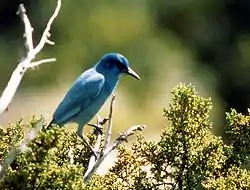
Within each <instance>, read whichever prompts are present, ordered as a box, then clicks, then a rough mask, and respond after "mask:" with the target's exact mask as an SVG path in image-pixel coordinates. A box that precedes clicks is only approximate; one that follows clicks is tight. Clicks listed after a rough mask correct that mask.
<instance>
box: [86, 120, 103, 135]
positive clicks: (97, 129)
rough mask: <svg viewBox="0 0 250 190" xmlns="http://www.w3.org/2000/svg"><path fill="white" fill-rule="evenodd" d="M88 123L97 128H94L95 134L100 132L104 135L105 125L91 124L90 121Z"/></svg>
mask: <svg viewBox="0 0 250 190" xmlns="http://www.w3.org/2000/svg"><path fill="white" fill-rule="evenodd" d="M88 125H89V126H91V127H94V128H95V130H94V134H95V135H98V134H101V135H102V134H103V131H102V129H103V127H102V126H101V125H98V124H91V123H88Z"/></svg>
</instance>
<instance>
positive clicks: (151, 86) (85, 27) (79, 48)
mask: <svg viewBox="0 0 250 190" xmlns="http://www.w3.org/2000/svg"><path fill="white" fill-rule="evenodd" d="M20 3H24V4H25V7H26V9H27V13H28V16H29V18H30V20H31V23H32V25H33V27H34V41H35V43H37V42H38V41H39V38H40V37H41V34H42V32H43V29H44V27H45V25H46V22H47V20H48V19H49V18H50V16H51V14H52V12H53V10H54V8H55V5H56V0H36V1H34V0H26V1H25V0H24V1H17V0H16V1H15V0H12V1H9V0H1V3H0V73H1V74H0V89H1V91H2V90H3V89H4V87H5V85H6V83H7V81H8V80H9V78H10V75H11V72H12V71H13V70H14V69H15V67H16V65H17V61H18V60H19V59H21V57H22V55H23V52H24V47H23V38H22V35H23V23H22V22H21V21H20V18H19V17H18V16H17V15H16V11H17V9H18V5H19V4H20ZM51 34H52V36H51V40H52V41H54V42H55V43H56V45H55V46H49V45H47V46H46V47H45V49H44V50H43V51H42V53H41V54H39V56H38V57H37V59H41V58H50V57H55V58H57V62H55V63H48V64H44V65H42V66H40V67H39V68H38V69H36V70H34V71H28V72H27V73H26V75H25V76H24V80H23V81H22V83H21V86H20V88H19V89H18V92H17V94H16V96H15V98H14V100H13V102H12V104H11V106H10V109H9V111H8V112H6V113H5V114H4V115H2V116H1V118H0V124H2V125H4V124H6V123H8V122H15V121H16V120H17V119H19V118H21V117H24V118H25V119H26V120H28V119H29V118H30V117H31V115H32V114H36V115H40V114H44V115H47V116H48V117H51V115H52V113H53V111H54V109H55V107H56V106H57V105H58V103H59V102H60V100H61V99H62V97H63V96H64V94H65V92H66V91H67V89H68V88H69V87H70V85H71V83H72V82H73V81H74V80H75V78H76V77H77V76H78V75H79V74H80V73H81V72H83V71H84V70H86V69H87V68H89V67H91V66H92V65H93V64H94V63H95V62H96V61H97V60H98V59H100V58H101V56H102V55H103V54H104V53H106V52H120V53H122V54H123V55H125V56H126V57H127V58H128V59H129V61H130V62H131V66H132V68H133V69H134V70H135V71H137V73H138V74H139V75H140V76H141V78H142V81H140V82H138V81H136V80H133V79H132V78H129V77H123V78H122V80H121V82H120V85H119V87H118V90H117V91H118V98H117V102H116V112H115V116H114V117H115V118H114V119H115V121H114V125H115V129H116V130H117V131H120V130H121V129H120V128H124V127H128V126H130V125H132V124H140V123H145V124H147V125H148V128H147V130H146V132H147V133H148V134H150V137H151V138H154V137H155V136H157V135H158V134H159V133H160V128H163V127H164V125H165V121H164V119H163V117H162V114H163V111H162V109H163V107H166V108H167V107H168V102H169V100H170V98H171V94H170V92H171V90H172V89H173V87H174V86H175V85H177V84H178V83H179V82H187V83H189V82H191V83H193V84H194V85H195V86H196V87H197V91H198V92H199V93H200V94H201V95H202V96H205V97H211V98H212V101H213V104H214V109H213V113H212V120H213V121H214V123H215V125H214V126H215V127H216V128H215V133H218V134H223V124H224V117H225V114H224V112H225V111H227V110H229V108H231V107H232V108H236V109H237V111H240V112H243V113H245V112H246V111H247V107H250V76H249V71H250V64H249V63H250V62H249V61H250V49H249V48H250V35H249V34H250V1H247V0H221V1H218V0H209V1H207V0H199V1H198V0H158V1H155V0H137V1H134V0H106V1H98V0H97V1H90V0H77V1H74V0H71V1H69V0H63V1H62V9H61V11H60V14H59V17H58V18H57V19H56V21H55V23H54V24H53V28H52V30H51ZM107 108H108V107H107V105H106V106H105V107H104V108H103V109H102V115H105V114H106V111H107ZM157 131H159V132H157ZM152 132H153V133H152ZM153 134H155V135H153Z"/></svg>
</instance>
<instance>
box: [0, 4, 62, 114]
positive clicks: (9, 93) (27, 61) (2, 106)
mask: <svg viewBox="0 0 250 190" xmlns="http://www.w3.org/2000/svg"><path fill="white" fill-rule="evenodd" d="M60 8H61V0H57V6H56V9H55V11H54V13H53V15H52V17H51V18H50V19H49V21H48V24H47V26H46V28H45V30H44V32H43V35H42V38H41V40H40V42H39V44H38V45H37V46H36V47H35V48H34V47H33V38H32V32H33V28H32V26H31V24H30V21H29V18H28V16H27V14H26V10H25V8H24V5H23V4H21V5H20V6H19V9H18V11H17V14H18V15H19V16H20V18H21V20H22V21H23V23H24V28H25V33H24V37H25V49H26V55H25V56H24V57H23V58H22V59H21V61H20V62H19V63H18V65H17V67H16V69H15V70H14V71H13V73H12V75H11V77H10V80H9V81H8V84H7V85H6V87H5V89H4V91H3V93H2V95H1V97H0V115H1V114H2V113H3V112H4V111H5V110H7V109H8V106H9V104H10V103H11V101H12V99H13V97H14V95H15V93H16V91H17V88H18V86H19V84H20V82H21V80H22V78H23V76H24V73H25V72H26V71H27V70H28V69H30V68H34V67H36V66H38V65H40V64H42V63H48V62H54V61H55V58H51V59H45V60H41V61H37V62H33V63H31V61H32V60H33V59H35V57H36V55H37V54H38V53H39V52H40V51H41V50H42V48H43V47H44V45H45V43H49V44H54V42H51V41H50V40H48V37H49V36H50V34H49V31H50V28H51V25H52V23H53V21H54V20H55V18H56V17H57V15H58V13H59V11H60Z"/></svg>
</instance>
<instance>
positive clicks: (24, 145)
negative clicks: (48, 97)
mask: <svg viewBox="0 0 250 190" xmlns="http://www.w3.org/2000/svg"><path fill="white" fill-rule="evenodd" d="M44 122H45V120H44V119H43V118H41V119H40V120H38V122H37V124H36V125H35V127H34V128H32V129H31V130H30V131H29V132H28V133H27V134H26V135H25V137H24V139H23V140H22V141H21V143H20V145H19V147H18V148H15V147H12V148H11V149H12V150H11V151H10V152H9V153H8V155H7V157H6V158H5V160H4V161H3V163H2V165H0V179H2V178H3V177H4V174H5V172H6V170H7V169H8V166H9V165H10V164H11V163H12V162H13V161H14V160H15V158H16V156H17V155H19V154H20V153H23V152H26V151H28V150H29V148H28V146H27V145H28V144H29V143H30V142H31V141H32V140H33V139H34V138H35V137H36V135H37V133H38V132H39V131H40V130H41V128H42V126H43V125H44Z"/></svg>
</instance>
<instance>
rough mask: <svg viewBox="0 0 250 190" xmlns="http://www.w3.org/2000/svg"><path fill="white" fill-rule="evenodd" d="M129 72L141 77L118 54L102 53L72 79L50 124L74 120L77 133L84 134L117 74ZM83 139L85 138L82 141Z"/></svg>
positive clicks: (117, 80) (135, 76) (112, 85)
mask: <svg viewBox="0 0 250 190" xmlns="http://www.w3.org/2000/svg"><path fill="white" fill-rule="evenodd" d="M123 74H128V75H131V76H132V77H134V78H136V79H138V80H140V77H139V75H138V74H136V72H135V71H133V70H132V69H131V68H130V67H129V61H128V60H127V59H126V58H125V57H124V56H123V55H121V54H118V53H108V54H105V55H104V56H103V57H102V58H101V59H100V60H99V61H98V62H97V64H96V65H94V66H93V67H92V68H90V69H88V70H86V71H85V72H83V73H82V74H81V75H80V76H79V77H78V78H77V80H76V81H75V82H74V83H73V85H72V87H71V88H70V89H69V91H68V92H67V94H66V95H65V97H64V98H63V100H62V101H61V103H60V104H59V106H58V107H57V109H56V111H55V112H54V114H53V119H52V121H51V123H50V124H49V126H50V125H51V124H52V123H54V124H57V125H59V126H63V125H64V124H66V123H77V124H78V129H77V134H78V135H79V136H80V137H81V138H82V139H83V140H84V138H83V128H84V126H85V125H86V124H87V123H88V122H89V121H90V120H91V119H92V118H93V117H94V116H95V115H96V114H97V112H98V111H99V110H100V108H101V107H102V105H103V104H104V103H105V102H106V100H107V99H108V97H109V96H110V95H111V94H112V92H113V91H114V90H115V88H116V86H117V84H118V82H119V79H120V76H121V75H123ZM85 142H86V141H85Z"/></svg>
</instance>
